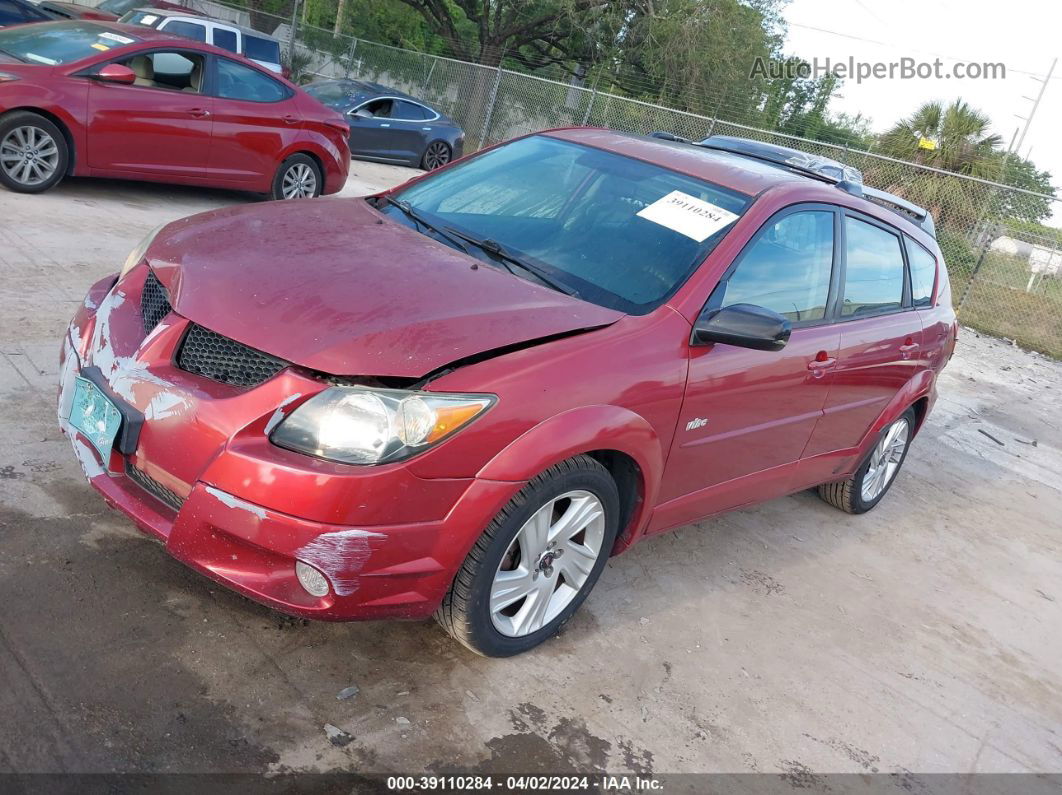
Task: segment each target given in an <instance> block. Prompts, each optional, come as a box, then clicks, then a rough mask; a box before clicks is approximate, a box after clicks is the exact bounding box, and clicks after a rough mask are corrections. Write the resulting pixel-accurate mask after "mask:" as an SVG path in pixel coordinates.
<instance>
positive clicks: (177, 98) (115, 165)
mask: <svg viewBox="0 0 1062 795" xmlns="http://www.w3.org/2000/svg"><path fill="white" fill-rule="evenodd" d="M206 58H207V56H206V55H205V54H204V53H201V52H196V51H193V50H183V49H180V48H175V49H158V50H147V51H142V52H139V53H137V54H135V55H131V56H125V57H123V58H121V59H119V60H116V61H115V63H120V64H124V65H125V66H128V67H130V68H131V69H132V70H133V71H134V72H135V73H136V75H137V78H136V82H135V83H134V84H133V85H121V84H118V83H109V82H103V81H99V80H90V81H89V83H90V85H89V91H88V114H87V116H88V125H87V127H88V154H87V159H88V165H89V167H90V168H92V169H96V170H100V171H107V172H130V173H134V174H138V175H151V176H157V177H162V178H164V177H202V176H204V175H206V174H207V173H208V167H209V162H210V148H211V139H212V136H213V118H212V111H213V106H214V100H213V99H212V98H211V97H210V96H208V95H206V94H204V93H203V87H204V74H205V62H206Z"/></svg>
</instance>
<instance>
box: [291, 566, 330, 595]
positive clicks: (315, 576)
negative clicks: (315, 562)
mask: <svg viewBox="0 0 1062 795" xmlns="http://www.w3.org/2000/svg"><path fill="white" fill-rule="evenodd" d="M295 576H296V577H298V578H299V584H300V585H301V586H302V587H303V588H305V589H306V593H308V594H309V595H310V596H328V578H327V577H325V576H324V574H322V573H321V572H319V571H318V570H317V569H315V568H314V567H313V566H311V565H310V564H309V563H303V562H302V561H301V560H297V561H295Z"/></svg>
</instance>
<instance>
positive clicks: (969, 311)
mask: <svg viewBox="0 0 1062 795" xmlns="http://www.w3.org/2000/svg"><path fill="white" fill-rule="evenodd" d="M191 4H192V5H193V6H196V7H198V8H199V9H200V10H202V11H204V12H206V13H208V14H211V15H213V16H220V15H222V14H221V12H224V14H225V16H226V17H227V18H230V19H233V21H237V22H242V23H243V24H250V25H253V26H254V27H256V28H258V29H259V30H263V31H265V32H268V33H271V34H273V35H275V36H276V37H277V38H279V39H281V40H282V41H283V42H284V46H285V48H286V50H287V53H288V60H289V66H290V68H291V69H292V73H293V77H294V79H295V80H296V81H297V82H299V81H301V82H308V81H310V80H314V79H320V78H344V77H351V78H358V79H363V80H370V81H373V82H378V83H382V84H384V85H386V86H388V87H390V88H394V89H398V90H400V91H403V92H406V93H409V94H412V95H414V96H417V97H420V98H421V99H423V100H424V101H425V102H427V103H428V104H431V105H434V106H435V107H436V108H438V109H439V110H441V111H442V112H444V113H445V114H447V115H448V116H450V117H451V118H453V119H454V120H455V121H457V122H458V123H459V124H460V125H461V126H462V127H463V128H464V130H465V135H466V143H465V151H466V152H473V151H475V150H476V149H479V148H482V147H484V146H488V145H490V144H493V143H497V142H499V141H504V140H507V139H509V138H512V137H513V136H517V135H522V134H524V133H528V132H533V131H535V130H541V129H546V128H550V127H563V126H596V127H608V128H611V129H615V130H623V131H627V132H636V133H643V134H644V133H649V132H652V131H654V130H666V131H668V132H671V133H674V134H676V135H680V136H682V137H684V138H689V139H691V140H701V139H703V138H706V137H708V136H709V135H713V134H723V135H736V136H741V137H745V138H754V139H756V140H760V141H765V142H770V143H777V144H781V145H783V146H789V147H792V148H795V149H799V150H802V151H805V152H810V153H813V154H817V155H822V156H825V157H831V158H833V159H835V160H840V161H841V162H844V163H847V164H849V165H852V166H854V167H856V168H858V169H860V170H861V171H862V172H863V175H864V181H865V182H866V184H868V185H871V186H873V187H877V188H881V189H883V190H887V191H889V192H892V193H895V194H897V195H900V196H902V197H904V198H906V199H908V200H909V201H912V202H914V203H915V204H918V205H921V206H923V207H927V208H929V209H930V210H932V212H933V215H934V217H935V219H936V223H937V236H938V241H939V243H940V247H941V250H942V251H943V253H944V258H945V261H946V263H947V266H948V271H949V273H950V275H951V281H952V288H953V296H954V301H955V305H956V309H957V311H958V314H959V318H960V320H961V322H962V323H964V324H965V325H968V326H971V327H973V328H975V329H978V330H980V331H983V332H985V333H988V334H992V335H995V336H1000V337H1006V338H1009V339H1013V340H1015V341H1016V342H1018V343H1019V344H1020V345H1022V346H1024V347H1027V348H1031V349H1034V350H1038V351H1041V352H1043V353H1047V354H1049V355H1051V356H1054V357H1056V358H1062V267H1060V266H1062V231H1060V232H1059V234H1058V235H1057V236H1051V237H1048V236H1045V235H1044V234H1043V227H1040V226H1038V225H1036V224H1032V223H1028V221H1029V220H1030V219H1038V218H1047V217H1050V214H1051V211H1052V210H1056V211H1059V214H1060V216H1059V217H1062V207H1060V206H1059V205H1058V204H1057V202H1058V201H1059V200H1057V199H1055V198H1054V197H1053V196H1048V195H1043V194H1038V193H1033V192H1030V191H1026V190H1022V189H1019V188H1014V187H1009V186H1007V185H1003V184H998V183H994V182H989V181H987V180H980V179H975V178H971V177H964V176H961V175H957V174H954V173H951V172H945V171H940V170H938V169H933V168H929V167H925V166H921V165H918V164H915V163H908V162H904V161H901V160H896V159H893V158H889V157H884V156H882V155H878V154H874V153H873V152H864V151H858V150H849V149H847V148H845V147H840V146H836V145H833V144H827V143H822V142H820V141H812V140H807V139H803V138H796V137H793V136H789V135H783V134H781V133H775V132H771V131H768V130H761V129H756V128H754V127H748V126H745V125H741V124H736V123H734V122H732V121H727V120H726V119H725V118H723V117H722V114H721V115H720V117H717V118H711V117H707V116H699V115H696V114H693V113H686V112H683V111H678V110H674V109H671V108H666V107H662V106H660V105H654V104H651V103H648V102H642V101H638V100H634V99H630V98H626V97H621V96H616V95H613V94H612V93H607V92H598V91H596V90H595V89H592V88H587V87H583V86H577V85H572V84H569V83H565V82H561V81H556V80H549V79H544V78H541V77H538V76H535V75H529V74H524V73H521V72H514V71H510V70H507V69H503V68H493V67H487V66H481V65H478V64H473V63H468V62H465V61H459V60H455V59H451V58H444V57H441V56H436V55H429V54H426V53H422V52H416V51H413V50H405V49H401V48H398V47H392V46H388V45H383V44H377V43H374V42H371V41H366V40H364V39H357V38H354V37H351V36H345V35H335V34H333V33H332V31H329V30H323V29H321V28H316V27H313V26H310V25H305V24H302V23H301V22H300V20H299V19H298V17H297V16H294V15H293V16H292V17H291V18H284V17H279V16H273V15H269V14H265V13H263V12H258V11H256V12H254V13H253V14H251V13H250V12H248V11H247V10H243V9H237V8H234V7H231V6H227V5H223V4H220V3H217V2H212V1H211V0H191ZM293 23H294V29H295V31H296V35H295V40H294V42H292V41H291V31H292V25H293Z"/></svg>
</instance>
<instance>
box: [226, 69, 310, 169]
mask: <svg viewBox="0 0 1062 795" xmlns="http://www.w3.org/2000/svg"><path fill="white" fill-rule="evenodd" d="M213 61H214V82H213V90H214V94H215V96H216V103H217V104H216V105H215V109H214V147H213V149H212V151H211V157H210V166H211V171H212V172H213V173H214V174H215V175H216V176H217V177H218V178H219V179H222V180H225V181H230V182H233V183H238V184H248V185H249V186H251V188H250V189H253V190H258V189H261V190H265V189H266V188H267V187H268V183H269V182H271V181H272V179H273V176H274V173H275V172H276V170H277V167H278V166H279V165H280V163H279V156H280V153H281V152H283V151H285V150H286V149H287V148H288V146H289V144H291V143H293V142H295V141H296V140H298V138H299V136H300V135H301V134H302V132H301V131H302V114H301V113H300V112H299V109H298V106H297V104H296V102H295V94H294V92H292V91H291V89H289V88H288V87H287V86H285V85H284V84H283V83H281V82H280V81H278V80H276V79H274V78H273V77H271V76H269V75H268V74H266V73H265V72H263V71H261V70H259V69H256V68H254V67H251V66H248V65H246V64H242V63H239V62H237V61H234V60H232V59H231V58H225V57H222V56H215V57H214V58H213ZM263 186H264V187H263Z"/></svg>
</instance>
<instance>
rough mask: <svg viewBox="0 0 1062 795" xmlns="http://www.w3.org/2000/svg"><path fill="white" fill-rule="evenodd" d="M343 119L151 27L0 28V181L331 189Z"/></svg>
mask: <svg viewBox="0 0 1062 795" xmlns="http://www.w3.org/2000/svg"><path fill="white" fill-rule="evenodd" d="M348 133H349V128H348V126H347V123H346V121H345V120H344V119H343V117H342V116H340V115H339V114H338V113H336V112H335V111H332V110H329V109H327V108H325V107H324V106H323V105H321V104H320V103H319V102H317V100H315V99H313V98H312V97H310V96H309V95H308V94H306V93H305V92H303V91H302V90H300V89H299V88H297V87H296V86H294V85H293V84H292V83H290V82H288V81H287V80H284V79H283V78H281V77H279V76H278V75H275V74H273V73H272V72H269V71H268V70H266V69H264V68H261V67H259V66H258V65H257V64H255V63H252V62H251V61H248V60H246V59H244V58H241V57H239V56H236V55H232V54H231V53H228V52H225V51H224V50H221V49H218V48H216V47H212V46H209V45H206V44H200V43H198V42H194V41H190V40H188V39H183V38H178V37H176V36H172V35H169V34H166V33H160V32H158V31H155V30H151V29H150V28H143V27H135V26H128V25H120V24H117V23H104V22H86V21H71V22H50V23H43V24H39V25H28V26H23V27H19V28H11V29H6V30H0V184H3V185H4V186H5V187H7V188H9V189H10V190H14V191H19V192H22V193H40V192H42V191H46V190H48V189H49V188H52V187H54V186H55V185H56V184H57V183H58V182H59V181H60V180H61V179H62V178H63V177H64V176H67V175H71V176H90V177H117V178H123V179H141V180H150V181H156V182H172V183H180V184H186V185H205V186H210V187H218V188H231V189H235V190H246V191H254V192H257V193H268V194H270V195H271V196H272V197H273V198H275V199H294V198H308V197H313V196H319V195H321V194H322V193H335V192H337V191H339V190H340V189H341V188H342V187H343V185H344V183H345V182H346V178H347V172H348V170H349V168H350V150H349V148H348V144H347V136H348Z"/></svg>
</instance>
